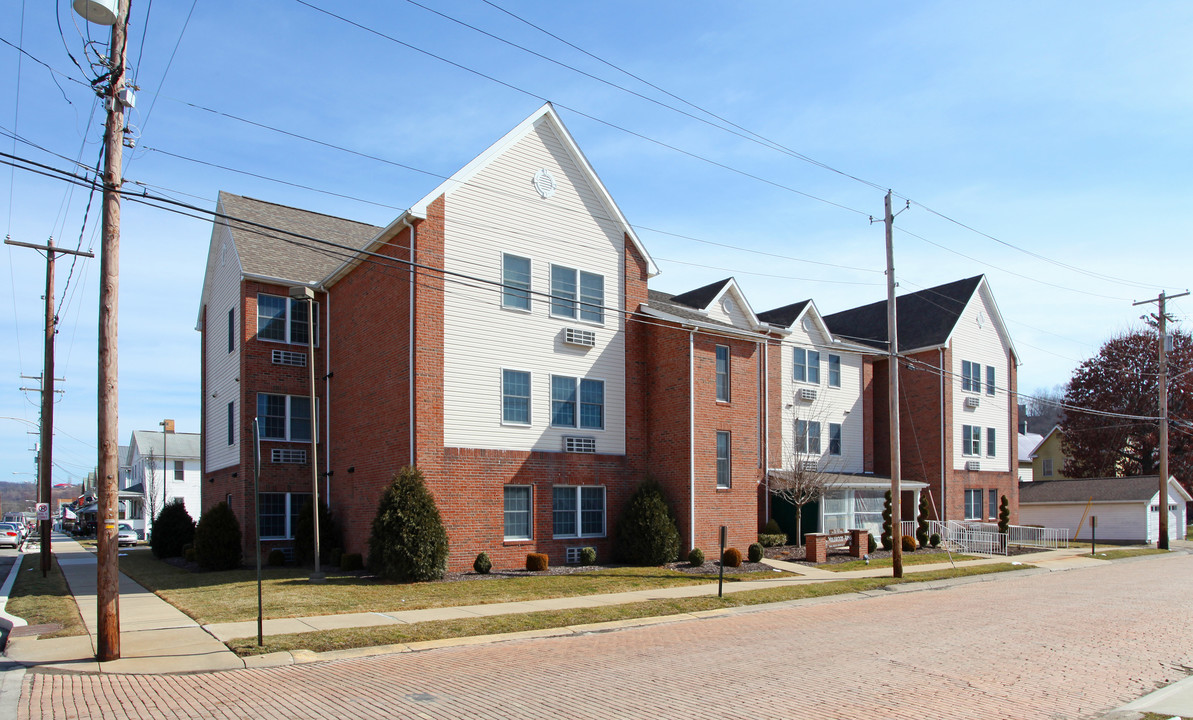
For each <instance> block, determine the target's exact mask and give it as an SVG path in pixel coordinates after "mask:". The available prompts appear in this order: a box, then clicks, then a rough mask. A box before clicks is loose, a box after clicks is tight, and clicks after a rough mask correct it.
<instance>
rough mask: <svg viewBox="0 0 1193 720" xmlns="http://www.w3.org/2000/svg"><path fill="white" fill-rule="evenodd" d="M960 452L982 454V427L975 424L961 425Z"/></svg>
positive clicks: (963, 453)
mask: <svg viewBox="0 0 1193 720" xmlns="http://www.w3.org/2000/svg"><path fill="white" fill-rule="evenodd" d="M961 454H962V455H981V454H982V428H980V427H978V426H977V425H962V426H961Z"/></svg>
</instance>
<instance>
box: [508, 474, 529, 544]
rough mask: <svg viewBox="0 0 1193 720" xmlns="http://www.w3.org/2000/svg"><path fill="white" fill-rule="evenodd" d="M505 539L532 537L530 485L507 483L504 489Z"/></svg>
mask: <svg viewBox="0 0 1193 720" xmlns="http://www.w3.org/2000/svg"><path fill="white" fill-rule="evenodd" d="M503 494H504V501H505V502H504V505H505V539H506V540H529V539H530V497H531V496H530V486H529V485H506V486H505V488H504V490H503Z"/></svg>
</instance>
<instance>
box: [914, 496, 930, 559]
mask: <svg viewBox="0 0 1193 720" xmlns="http://www.w3.org/2000/svg"><path fill="white" fill-rule="evenodd" d="M915 539H916V542H918V543H919V544H920V547H923V546H924V545H927V544H928V494H927V493H920V508H919V512H918V513H916V516H915Z"/></svg>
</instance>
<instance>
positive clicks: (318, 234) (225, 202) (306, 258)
mask: <svg viewBox="0 0 1193 720" xmlns="http://www.w3.org/2000/svg"><path fill="white" fill-rule="evenodd" d="M220 205H221V206H222V207H223V211H224V214H225V215H228V216H229V217H232V218H237V219H238V220H245V221H248V222H247V223H243V222H237V221H236V220H229V221H228V225H229V227H230V229H231V231H232V239H233V241H234V242H235V243H236V251H237V254H238V255H239V256H240V263H241V267H242V269H243V270H244V272H246V273H249V274H253V275H264V276H267V277H275V278H281V279H283V280H292V281H295V282H303V283H313V282H319V281H321V280H323V279H324V278H326V277H327V276H328V275H330V274H331V272H332V271H333V270H335V269H336V268H337V267H339V266H340V265H341V264H342V263H343V262H344V261H345V260H346V259H347V254H348V252H347V251H345V250H341V249H338V248H334V247H329V246H327V245H322V244H320V243H317V242H314V241H312V240H304V239H302V238H297V237H293V236H291V235H288V234H287V233H297V234H299V235H306V236H310V237H313V238H318V239H320V240H329V241H331V242H333V243H337V244H339V245H347V246H348V247H352V248H362V247H364V246H365V245H366V244H367V243H368V241H369V240H371V239H372V238H373V237H375V236H376V235H377V233H379V232H380V231H381V228H379V227H376V226H374V225H368V224H365V223H358V222H355V221H352V220H344V219H343V218H337V217H332V216H331V215H323V214H321V213H316V212H310V211H309V210H299V209H298V208H292V207H287V206H285V205H276V204H274V203H269V202H265V201H263V200H254V199H253V198H247V197H243V196H241V195H233V194H232V193H226V192H220ZM249 223H257V224H258V225H266V226H268V227H269V228H277V229H278V230H283V231H286V232H276V231H273V230H270V229H267V228H262V227H257V226H256V225H252V224H249Z"/></svg>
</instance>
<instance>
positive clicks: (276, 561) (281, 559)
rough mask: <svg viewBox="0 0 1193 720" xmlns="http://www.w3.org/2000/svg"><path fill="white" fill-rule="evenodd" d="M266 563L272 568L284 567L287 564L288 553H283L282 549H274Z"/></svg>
mask: <svg viewBox="0 0 1193 720" xmlns="http://www.w3.org/2000/svg"><path fill="white" fill-rule="evenodd" d="M265 563H266V564H267V565H269V566H270V567H282V566H283V565H285V564H286V553H284V552H282V549H281V548H274V549H273V550H270V551H269V556H268V557H267V558H266V559H265Z"/></svg>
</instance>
